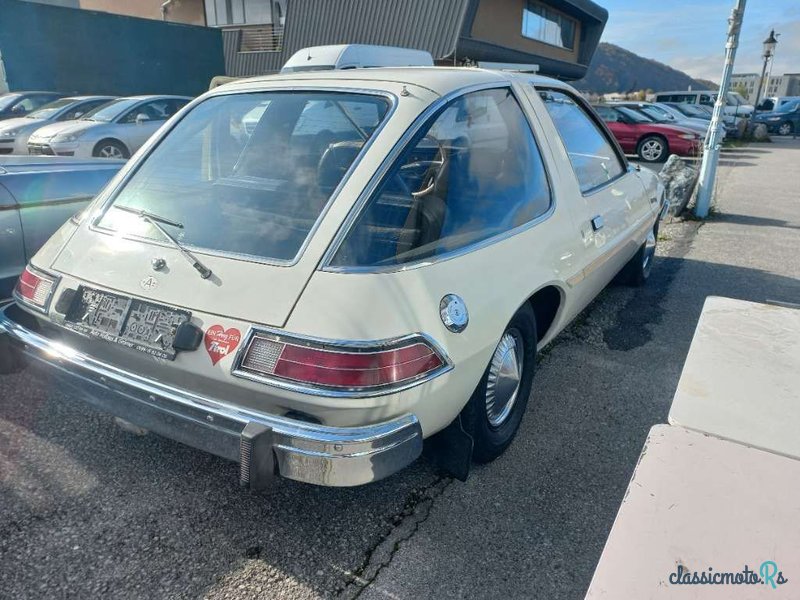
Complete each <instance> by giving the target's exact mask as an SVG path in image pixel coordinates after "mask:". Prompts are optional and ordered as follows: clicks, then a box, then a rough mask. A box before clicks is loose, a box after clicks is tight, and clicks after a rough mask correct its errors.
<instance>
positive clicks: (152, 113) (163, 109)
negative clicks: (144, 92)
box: [120, 100, 170, 123]
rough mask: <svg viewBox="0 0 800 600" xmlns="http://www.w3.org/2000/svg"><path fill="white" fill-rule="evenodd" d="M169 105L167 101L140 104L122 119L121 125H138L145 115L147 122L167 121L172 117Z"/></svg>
mask: <svg viewBox="0 0 800 600" xmlns="http://www.w3.org/2000/svg"><path fill="white" fill-rule="evenodd" d="M167 103H168V101H167V100H153V101H152V102H145V103H144V104H140V105H139V106H137V107H136V108H134V109H132V110H130V111H129V112H128V114H126V115H125V116H124V117H123V118H122V119H120V123H136V119H137V118H138V117H139V115H143V116H144V120H145V121H166V120H167V118H168V117H169V116H170V115H169V114H168V106H167Z"/></svg>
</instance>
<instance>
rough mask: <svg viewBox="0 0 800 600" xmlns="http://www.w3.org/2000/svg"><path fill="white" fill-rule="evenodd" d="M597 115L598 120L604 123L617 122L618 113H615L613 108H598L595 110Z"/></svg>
mask: <svg viewBox="0 0 800 600" xmlns="http://www.w3.org/2000/svg"><path fill="white" fill-rule="evenodd" d="M595 110H596V111H597V114H598V115H600V118H601V119H603V121H605V122H606V123H616V122H617V121H619V120H620V119H619V113H618V112H617V111H615V110H614V109H613V108H606V107H605V106H598V107H596V108H595Z"/></svg>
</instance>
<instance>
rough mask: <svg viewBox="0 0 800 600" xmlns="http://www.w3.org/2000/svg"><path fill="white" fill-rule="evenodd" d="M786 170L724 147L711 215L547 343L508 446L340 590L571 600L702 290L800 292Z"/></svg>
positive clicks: (796, 219) (783, 158) (784, 163)
mask: <svg viewBox="0 0 800 600" xmlns="http://www.w3.org/2000/svg"><path fill="white" fill-rule="evenodd" d="M799 165H800V140H777V141H776V142H775V143H773V144H760V145H752V146H749V147H745V148H742V149H738V150H736V151H733V152H730V153H726V154H725V155H724V157H723V160H722V167H721V169H720V172H719V184H718V188H717V191H718V194H717V202H716V206H715V212H714V214H713V216H712V218H711V219H710V220H709V221H708V222H707V223H705V224H703V226H702V227H700V229H699V231H698V232H697V235H696V237H695V238H694V240H693V241H691V245H690V246H688V245H687V247H685V248H684V249H683V250H682V249H681V248H682V246H681V244H680V240H679V239H678V240H676V239H673V240H672V248H671V249H670V250H669V255H668V256H664V255H663V254H662V255H661V256H660V258H659V259H658V261H657V263H656V265H655V271H654V273H655V276H654V280H653V281H651V284H653V285H651V286H649V287H647V288H645V289H643V290H636V291H630V290H621V289H619V288H610V289H609V290H607V291H606V292H605V293H604V297H601V299H600V300H599V301H598V302H597V303H596V305H595V306H594V307H593V308H590V309H589V311H588V314H587V315H586V318H585V320H584V321H583V323H581V324H579V325H577V326H576V327H574V328H573V329H572V330H571V331H570V332H568V333H567V335H566V336H562V337H561V338H559V340H558V341H557V342H556V343H555V344H554V346H553V348H552V349H551V351H550V352H549V353H548V354H546V355H545V356H544V357H543V359H542V361H541V363H540V366H539V371H538V373H537V375H536V379H535V381H534V396H533V398H532V399H531V403H530V405H529V409H528V414H527V415H526V419H525V422H524V423H523V428H522V431H521V432H520V436H519V437H518V439H517V441H516V442H515V444H514V445H513V446H512V447H511V449H510V451H509V452H508V453H507V454H506V455H505V456H503V457H501V459H499V460H498V461H497V462H495V463H494V464H493V465H490V466H489V467H488V468H479V469H476V470H475V471H474V473H473V476H472V477H471V478H470V480H469V481H468V482H467V483H465V484H459V483H453V484H451V485H449V486H447V487H446V489H445V490H444V491H443V492H442V493H441V495H440V496H439V497H437V498H435V499H434V500H432V501H431V503H430V506H428V507H426V510H425V512H424V514H423V515H422V516H421V518H420V519H419V522H418V523H416V525H415V531H414V532H413V533H411V534H410V537H408V539H405V540H404V541H402V540H394V546H393V547H392V548H391V549H390V550H391V551H386V552H378V553H377V554H378V555H379V556H380V558H379V559H378V560H373V561H372V563H373V564H372V565H371V568H370V567H369V566H368V568H367V569H365V570H364V575H365V578H366V579H367V580H369V584H368V585H367V586H366V587H365V588H363V589H362V586H357V588H358V589H351V591H352V592H354V594H356V593H359V592H360V597H361V598H369V599H381V598H432V597H436V598H444V597H459V598H548V599H557V598H564V599H567V598H582V597H583V594H584V593H585V591H586V588H587V587H588V584H589V581H590V579H591V575H592V572H593V569H594V566H595V564H596V562H597V560H598V558H599V555H600V552H601V550H602V547H603V544H604V542H605V538H606V536H607V535H608V532H609V530H610V527H611V523H612V521H613V519H614V515H615V514H616V511H617V508H618V506H619V503H620V501H621V500H622V495H623V494H624V491H625V488H626V485H627V483H628V479H629V477H630V475H631V472H632V471H633V467H634V464H635V461H636V459H637V457H638V453H639V449H640V448H641V444H642V442H643V441H644V439H645V436H646V434H647V430H648V429H649V427H650V426H651V425H653V424H655V423H658V422H665V419H666V413H667V410H668V408H669V404H670V401H671V398H672V394H673V393H674V390H675V386H676V384H677V380H678V376H679V374H680V369H681V366H682V364H683V360H684V359H685V356H686V352H687V350H688V346H689V343H690V341H691V337H692V332H693V331H694V327H695V324H696V321H697V318H698V316H699V314H700V310H701V308H702V304H703V301H704V299H705V297H706V296H708V295H712V294H713V295H722V296H730V297H733V298H742V299H746V300H753V301H757V302H765V301H780V302H784V303H800V179H798V177H797V173H798V166H799ZM664 231H665V232H666V233H665V234H664V235H665V237H667V238H669V237H670V236H677V237H680V236H681V235H683V234H682V233H681V232H680V230H677V229H674V228H672V227H669V226H667V227H665V228H664ZM687 244H688V242H687ZM625 294H628V296H627V297H625ZM608 296H612V298H611V301H610V302H608V301H607V300H608ZM619 296H622V297H621V298H620V297H619ZM620 299H622V300H623V302H622V303H621V304H622V306H621V308H619V312H618V314H617V315H609V314H604V307H605V306H619V305H620V302H618V301H615V300H620ZM379 550H380V549H379Z"/></svg>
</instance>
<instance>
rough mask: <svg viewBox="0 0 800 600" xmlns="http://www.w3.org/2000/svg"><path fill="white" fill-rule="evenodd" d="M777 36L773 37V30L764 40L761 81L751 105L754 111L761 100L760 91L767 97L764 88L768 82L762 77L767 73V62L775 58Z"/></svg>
mask: <svg viewBox="0 0 800 600" xmlns="http://www.w3.org/2000/svg"><path fill="white" fill-rule="evenodd" d="M778 35H780V34H778ZM778 35H775V30H774V29H773V30H772V31H770V32H769V37H768V38H767V39H765V40H764V54H762V56H763V57H764V66H763V67H762V68H761V79H759V80H758V90H756V101H755V104H753V106H755V107H756V110H758V102H759V100H761V90H762V89H764V90H765V91H764V95H765V96H766V95H767V93H766V88H767V87H768V86H769V80H767V81H766V82H765V81H764V75H765V74H766V72H767V65H768V64H769V61H770V60H771V59H772V57H773V56H775V46H777V45H778ZM770 72H772V69H770Z"/></svg>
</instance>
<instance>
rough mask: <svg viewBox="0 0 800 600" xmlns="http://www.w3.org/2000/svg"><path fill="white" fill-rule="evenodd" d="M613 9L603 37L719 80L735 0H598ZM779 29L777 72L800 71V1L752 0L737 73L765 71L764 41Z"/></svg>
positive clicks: (610, 10)
mask: <svg viewBox="0 0 800 600" xmlns="http://www.w3.org/2000/svg"><path fill="white" fill-rule="evenodd" d="M595 2H597V3H598V4H600V5H601V6H603V7H605V8H607V9H608V12H609V18H608V24H607V25H606V29H605V32H604V33H603V41H604V42H610V43H612V44H617V45H618V46H622V47H623V48H626V49H628V50H631V51H632V52H635V53H636V54H639V55H640V56H645V57H647V58H654V59H656V60H658V61H661V62H663V63H666V64H668V65H670V66H671V67H675V68H676V69H680V70H681V71H685V72H687V73H689V74H690V75H692V76H693V77H703V78H705V79H711V80H713V81H717V82H718V81H719V79H720V75H721V74H722V61H723V57H724V54H725V39H726V35H727V28H728V23H727V18H728V16H729V15H730V12H731V8H733V6H734V4H735V2H734V0H660V1H655V2H654V1H653V0H649V1H647V0H645V1H636V0H595ZM773 28H774V29H775V32H776V33H780V34H781V35H780V36H779V37H778V47H777V50H776V52H775V63H774V65H773V67H772V74H773V75H778V74H783V73H785V72H790V73H799V72H800V1H798V0H748V2H747V7H746V9H745V14H744V24H743V26H742V34H741V39H740V42H739V49H738V50H737V54H736V66H735V69H734V71H735V72H736V73H760V72H761V65H762V63H763V59H762V58H761V53H762V42H763V41H764V39H765V38H766V37H767V35H769V31H770V29H773Z"/></svg>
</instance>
